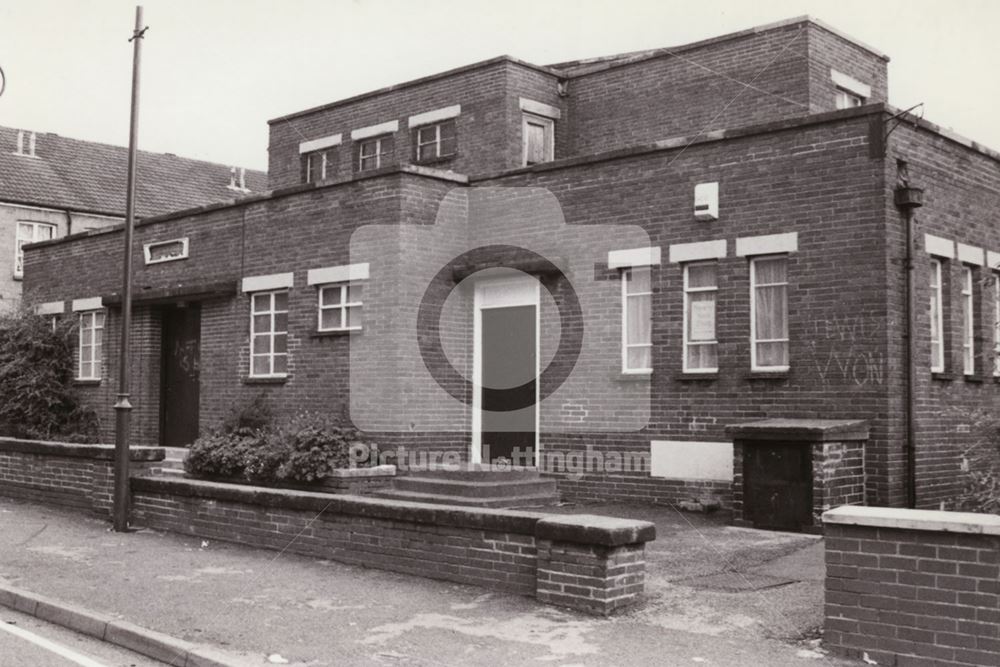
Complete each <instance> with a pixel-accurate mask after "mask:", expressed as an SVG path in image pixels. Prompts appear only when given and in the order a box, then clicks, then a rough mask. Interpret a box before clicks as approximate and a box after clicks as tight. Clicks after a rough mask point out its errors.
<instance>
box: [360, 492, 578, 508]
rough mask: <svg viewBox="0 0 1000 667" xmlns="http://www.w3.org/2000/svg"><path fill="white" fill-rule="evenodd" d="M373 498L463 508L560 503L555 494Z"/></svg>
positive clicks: (414, 494) (389, 494) (390, 494)
mask: <svg viewBox="0 0 1000 667" xmlns="http://www.w3.org/2000/svg"><path fill="white" fill-rule="evenodd" d="M372 495H373V496H375V497H377V498H387V499H391V500H408V501H411V502H415V503H433V504H435V505H460V506H463V507H493V508H500V507H504V508H511V507H549V506H552V505H555V504H557V503H558V502H559V497H558V496H557V495H556V494H555V493H543V494H533V495H522V496H507V497H486V498H469V497H463V496H445V495H441V494H437V493H417V492H415V491H397V490H395V489H388V490H385V491H378V492H376V493H374V494H372Z"/></svg>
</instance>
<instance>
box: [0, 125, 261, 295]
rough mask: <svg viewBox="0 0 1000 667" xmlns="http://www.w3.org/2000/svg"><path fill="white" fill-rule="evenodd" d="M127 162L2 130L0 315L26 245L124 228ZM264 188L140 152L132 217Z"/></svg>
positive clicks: (99, 149) (211, 167) (16, 286)
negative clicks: (90, 231)
mask: <svg viewBox="0 0 1000 667" xmlns="http://www.w3.org/2000/svg"><path fill="white" fill-rule="evenodd" d="M127 163H128V150H127V149H126V148H125V147H122V146H111V145H108V144H100V143H95V142H92V141H83V140H80V139H71V138H68V137H60V136H59V135H57V134H50V133H42V132H33V131H29V130H20V129H14V128H8V127H0V308H10V307H13V306H16V304H17V302H18V300H19V299H20V296H21V279H22V275H23V267H22V257H23V253H22V247H23V246H24V245H26V244H28V243H32V242H34V241H43V240H48V239H54V238H60V237H63V236H66V235H68V234H75V233H79V232H83V231H87V230H92V229H101V228H105V227H109V226H112V225H115V224H118V223H120V222H122V220H123V219H124V215H125V181H126V169H127ZM265 188H266V176H265V174H263V173H262V172H259V171H252V170H244V169H234V168H232V167H227V166H224V165H221V164H215V163H212V162H204V161H202V160H192V159H188V158H183V157H178V156H176V155H172V154H169V153H167V154H160V153H148V152H145V151H142V152H140V154H139V160H138V166H137V181H136V215H137V217H139V218H143V217H148V216H151V215H160V214H163V213H167V212H169V211H176V210H180V209H184V208H191V207H194V206H202V205H204V204H208V203H212V202H219V201H226V200H231V199H237V198H239V197H242V196H245V195H246V194H249V193H250V192H260V191H262V190H264V189H265ZM95 261H100V260H99V259H98V258H95Z"/></svg>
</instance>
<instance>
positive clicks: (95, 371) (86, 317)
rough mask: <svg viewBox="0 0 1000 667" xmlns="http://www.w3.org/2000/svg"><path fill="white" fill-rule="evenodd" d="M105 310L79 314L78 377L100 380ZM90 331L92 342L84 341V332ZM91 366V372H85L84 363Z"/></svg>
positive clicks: (102, 361) (102, 363)
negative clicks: (87, 343) (86, 343)
mask: <svg viewBox="0 0 1000 667" xmlns="http://www.w3.org/2000/svg"><path fill="white" fill-rule="evenodd" d="M105 318H106V314H105V311H104V310H85V311H83V312H81V313H80V314H79V320H78V321H79V332H78V336H77V360H76V379H77V380H85V381H93V380H100V379H101V375H102V367H103V365H104V323H105ZM85 330H89V331H90V344H89V345H85V344H84V342H83V332H84V331H85ZM84 362H86V363H87V364H88V365H89V366H90V369H91V370H90V373H88V374H84V372H83V364H84Z"/></svg>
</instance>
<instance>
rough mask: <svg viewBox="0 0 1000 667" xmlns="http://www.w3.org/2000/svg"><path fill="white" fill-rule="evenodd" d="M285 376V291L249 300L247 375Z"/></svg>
mask: <svg viewBox="0 0 1000 667" xmlns="http://www.w3.org/2000/svg"><path fill="white" fill-rule="evenodd" d="M287 372H288V291H287V290H279V291H276V292H258V293H256V294H253V295H252V296H251V317H250V375H251V376H252V377H272V376H283V375H285V374H286V373H287Z"/></svg>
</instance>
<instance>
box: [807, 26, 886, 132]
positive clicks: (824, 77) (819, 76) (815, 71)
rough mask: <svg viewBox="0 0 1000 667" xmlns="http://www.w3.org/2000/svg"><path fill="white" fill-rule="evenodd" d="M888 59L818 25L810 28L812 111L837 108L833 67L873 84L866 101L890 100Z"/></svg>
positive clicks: (810, 95)
mask: <svg viewBox="0 0 1000 667" xmlns="http://www.w3.org/2000/svg"><path fill="white" fill-rule="evenodd" d="M887 65H888V58H882V57H879V56H878V55H876V54H874V53H872V52H871V51H869V50H868V49H865V48H863V47H861V46H858V45H857V44H855V43H853V42H849V41H847V40H845V39H843V38H841V37H838V36H837V35H835V34H834V33H832V32H830V31H829V30H826V29H825V28H822V27H820V26H817V25H812V26H811V29H810V31H809V108H810V110H811V111H812V112H813V113H816V112H821V111H831V110H833V109H835V108H836V104H835V101H834V97H835V95H836V90H837V86H836V85H834V83H833V79H832V78H831V77H830V70H831V69H835V70H837V71H838V72H841V73H842V74H846V75H848V76H850V77H853V78H855V79H857V80H858V81H860V82H862V83H866V84H868V85H869V86H871V89H872V94H871V97H869V98H868V99H867V100H865V102H866V103H867V104H871V103H878V102H886V101H888V87H889V85H888V74H887Z"/></svg>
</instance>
